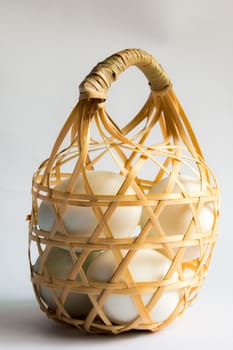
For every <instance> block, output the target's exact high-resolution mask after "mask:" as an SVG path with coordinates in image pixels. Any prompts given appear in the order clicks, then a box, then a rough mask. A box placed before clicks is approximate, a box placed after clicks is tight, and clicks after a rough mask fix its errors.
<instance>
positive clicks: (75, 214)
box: [38, 170, 142, 237]
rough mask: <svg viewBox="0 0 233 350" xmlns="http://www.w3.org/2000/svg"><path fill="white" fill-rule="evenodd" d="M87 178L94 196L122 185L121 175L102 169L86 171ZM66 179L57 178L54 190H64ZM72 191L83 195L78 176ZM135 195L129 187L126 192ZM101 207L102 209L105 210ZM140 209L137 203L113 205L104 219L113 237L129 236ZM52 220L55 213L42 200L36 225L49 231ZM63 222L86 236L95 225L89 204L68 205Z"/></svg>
mask: <svg viewBox="0 0 233 350" xmlns="http://www.w3.org/2000/svg"><path fill="white" fill-rule="evenodd" d="M87 178H88V181H89V184H90V186H91V188H92V191H93V192H94V194H96V195H114V194H116V193H117V192H118V190H119V189H120V187H121V185H122V184H123V182H124V180H125V177H124V176H122V175H119V174H117V173H113V172H110V171H102V170H91V171H88V172H87ZM68 181H69V179H66V180H63V181H61V182H60V183H59V184H58V185H57V186H56V187H55V189H56V190H58V191H61V192H65V190H66V186H67V183H68ZM73 193H74V194H86V190H85V188H84V182H83V179H82V175H80V176H79V177H78V179H77V183H76V185H75V188H74V191H73ZM127 194H128V195H131V194H135V192H134V190H133V189H132V188H131V187H129V188H128V189H127V191H126V195H127ZM106 209H107V208H106V207H104V208H103V207H102V211H103V212H105V211H106ZM141 212H142V208H141V207H140V206H132V207H130V206H122V207H118V208H116V210H115V211H114V213H113V214H112V216H111V217H110V219H109V221H108V225H109V227H110V229H111V231H112V234H113V236H114V237H127V236H129V235H130V234H131V233H132V232H133V231H134V230H135V228H136V227H137V225H138V224H139V220H140V216H141ZM54 221H55V214H54V211H53V209H52V207H51V205H50V204H49V203H48V202H46V201H43V202H42V203H41V205H40V207H39V213H38V225H39V227H40V229H41V230H44V231H47V232H49V231H51V229H52V226H53V224H54ZM63 223H64V226H65V228H66V231H67V233H68V234H70V235H79V236H90V235H91V234H92V232H93V230H94V229H95V227H96V225H97V224H98V219H97V217H96V215H95V213H94V211H93V209H92V208H91V207H81V206H68V208H67V209H66V211H65V213H64V216H63ZM101 236H102V237H103V236H104V234H103V233H102V234H101Z"/></svg>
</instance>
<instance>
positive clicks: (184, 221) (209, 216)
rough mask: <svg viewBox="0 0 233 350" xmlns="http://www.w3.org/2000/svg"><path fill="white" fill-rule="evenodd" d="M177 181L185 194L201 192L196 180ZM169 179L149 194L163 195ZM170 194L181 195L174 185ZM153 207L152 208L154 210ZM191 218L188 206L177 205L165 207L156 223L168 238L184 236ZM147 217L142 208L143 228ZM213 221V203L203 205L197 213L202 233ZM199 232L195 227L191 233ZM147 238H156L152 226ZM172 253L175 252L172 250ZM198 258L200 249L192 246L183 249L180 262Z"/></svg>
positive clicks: (185, 177)
mask: <svg viewBox="0 0 233 350" xmlns="http://www.w3.org/2000/svg"><path fill="white" fill-rule="evenodd" d="M178 180H179V182H180V183H181V185H182V187H183V188H184V190H185V191H186V192H187V193H194V192H199V191H200V190H201V183H200V181H199V180H198V179H197V178H192V177H189V176H182V175H180V176H178ZM168 181H169V178H165V179H163V180H161V181H160V182H158V183H156V184H155V185H154V186H152V188H151V190H150V191H149V194H154V193H155V194H158V193H164V191H165V189H166V186H167V184H168ZM172 193H181V189H180V187H179V186H178V185H177V184H175V186H174V188H173V190H172ZM154 208H155V207H153V209H154ZM192 217H193V214H192V211H191V209H190V206H189V205H188V204H177V205H166V206H165V208H164V209H163V211H162V212H161V214H160V215H159V217H158V221H159V223H160V225H161V227H162V229H163V231H164V233H165V234H166V235H168V236H171V235H184V234H185V233H186V231H187V229H188V226H189V224H190V222H191V219H192ZM148 219H149V215H148V213H147V211H146V209H145V208H144V209H143V211H142V217H141V220H140V221H141V226H142V227H143V226H144V225H145V224H146V222H147V220H148ZM213 220H214V203H213V202H212V203H210V202H209V203H205V204H204V205H203V207H202V209H201V211H200V213H199V223H200V228H201V231H202V232H208V231H210V230H211V228H212V225H213ZM194 231H195V232H198V233H200V232H199V230H198V228H197V227H196V225H195V228H194V229H193V232H194ZM149 236H152V237H153V236H154V237H158V236H159V233H158V232H157V231H156V228H155V227H154V226H153V225H152V227H151V229H150V231H149ZM174 251H176V250H175V249H174ZM199 257H200V248H199V246H192V247H190V248H187V249H185V252H184V254H183V257H182V260H183V261H190V260H193V259H196V258H199Z"/></svg>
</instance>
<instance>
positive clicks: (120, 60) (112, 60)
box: [79, 49, 171, 101]
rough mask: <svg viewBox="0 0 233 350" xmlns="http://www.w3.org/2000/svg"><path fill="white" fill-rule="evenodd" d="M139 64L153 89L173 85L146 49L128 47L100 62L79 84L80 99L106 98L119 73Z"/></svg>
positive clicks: (161, 88)
mask: <svg viewBox="0 0 233 350" xmlns="http://www.w3.org/2000/svg"><path fill="white" fill-rule="evenodd" d="M133 65H134V66H137V67H138V68H139V69H140V70H141V71H142V72H143V73H144V75H145V76H146V78H147V79H148V81H149V85H150V87H151V90H152V91H162V90H164V89H166V88H167V87H168V86H170V85H171V82H170V80H169V78H168V77H167V75H166V73H165V72H164V70H163V68H162V67H161V65H160V64H159V63H158V62H157V61H156V60H155V59H154V58H153V57H152V56H151V55H150V54H148V53H147V52H146V51H143V50H140V49H126V50H123V51H120V52H118V53H116V54H114V55H112V56H110V57H108V58H106V59H105V60H104V61H103V62H100V63H98V64H97V65H96V66H95V67H94V68H93V70H92V71H91V72H90V74H88V75H87V76H86V78H85V79H84V80H83V82H82V83H81V84H80V86H79V91H80V99H100V100H101V101H103V100H104V101H105V100H106V94H107V91H108V89H109V88H110V86H111V85H112V83H113V81H115V80H116V79H117V78H118V75H119V74H120V73H122V72H124V71H125V70H126V69H127V68H128V67H130V66H133Z"/></svg>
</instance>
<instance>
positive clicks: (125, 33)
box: [0, 0, 233, 349]
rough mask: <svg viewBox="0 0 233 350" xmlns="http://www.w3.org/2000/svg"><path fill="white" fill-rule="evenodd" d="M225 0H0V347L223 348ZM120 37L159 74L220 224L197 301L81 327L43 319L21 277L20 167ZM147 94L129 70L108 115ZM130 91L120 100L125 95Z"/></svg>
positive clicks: (41, 153) (227, 281)
mask: <svg viewBox="0 0 233 350" xmlns="http://www.w3.org/2000/svg"><path fill="white" fill-rule="evenodd" d="M232 14H233V2H232V1H231V0H221V1H218V0H212V1H211V0H196V1H192V0H173V1H171V0H170V1H169V0H143V1H135V0H118V1H111V0H98V1H94V0H89V1H82V0H81V1H79V0H76V1H75V0H56V1H55V0H50V1H49V0H40V1H35V0H28V1H27V0H19V1H17V0H15V1H13V0H5V1H4V0H0V50H1V52H0V118H1V120H0V143H1V144H0V147H1V148H0V149H1V161H0V167H1V171H0V176H1V179H0V180H1V181H0V191H1V194H0V218H1V226H0V244H1V253H0V348H4V349H5V348H15V349H19V348H32V346H33V347H34V348H36V349H37V348H38V349H39V348H42V347H43V348H46V346H48V347H50V348H55V347H56V348H60V347H61V348H65V347H68V346H69V348H77V347H79V346H82V348H84V349H86V348H103V349H105V348H107V347H110V348H112V349H118V348H120V347H127V348H130V349H131V348H132V349H133V348H135V347H146V348H148V349H152V348H159V349H187V348H188V349H196V348H197V347H199V348H202V349H204V348H205V349H213V348H216V349H217V348H219V346H223V347H224V348H225V349H231V348H232V346H233V326H232V313H233V303H232V295H233V281H232V280H233V274H232V252H233V233H232V222H233V220H232V196H233V191H232V150H233V137H232V132H233V118H232V110H233V98H232V81H233V68H232V67H233V63H232V62H233V20H232ZM128 47H139V48H142V49H145V50H147V51H149V52H150V53H151V54H152V55H153V56H155V57H156V58H157V59H158V61H159V62H160V63H162V65H163V67H164V68H165V70H166V72H167V73H168V75H169V76H170V78H171V80H172V82H173V86H174V89H175V91H176V94H177V96H178V97H179V99H180V101H181V103H182V105H183V107H184V109H185V111H186V113H187V115H188V117H189V120H190V121H191V124H192V126H193V128H194V131H195V132H196V135H197V137H198V140H199V142H200V145H201V148H202V150H203V152H204V154H205V157H206V160H207V163H208V164H209V166H210V167H211V168H212V169H213V170H214V172H215V173H216V175H217V177H218V180H219V183H220V187H221V230H220V235H219V239H218V242H217V246H216V249H215V252H214V256H213V260H212V264H211V267H210V270H209V274H208V277H207V279H206V282H205V285H204V286H203V288H202V290H201V293H200V296H199V299H198V300H197V301H196V302H195V303H194V305H193V306H192V307H191V308H190V309H189V310H187V312H186V313H185V314H184V315H183V317H182V318H181V319H179V320H177V321H176V322H174V323H173V325H171V326H170V327H168V328H167V329H165V330H164V331H161V332H159V333H156V334H148V333H134V334H128V335H121V336H118V337H103V336H94V337H93V336H86V335H82V334H80V333H78V332H77V331H76V330H74V329H72V328H69V327H67V326H63V325H59V324H56V323H55V322H53V321H50V320H47V318H46V316H45V315H44V314H42V312H41V311H40V310H39V308H38V306H37V304H36V302H35V298H34V295H33V292H32V286H31V284H30V281H29V269H28V260H27V235H28V232H27V223H26V222H25V217H26V214H28V213H29V212H30V209H31V204H30V198H31V197H30V189H31V177H32V174H33V172H34V171H35V170H36V169H37V167H38V166H39V164H40V163H41V162H42V161H43V160H44V159H45V158H47V157H48V155H49V152H50V150H51V147H52V145H53V142H54V141H55V138H56V136H57V133H58V131H59V130H60V128H61V126H62V124H63V123H64V121H65V119H66V117H67V116H68V114H69V113H70V111H71V109H72V107H73V106H74V104H75V103H76V101H77V98H78V85H79V83H80V82H81V81H82V79H83V78H84V76H85V75H86V74H87V73H89V71H90V70H91V68H92V67H93V66H94V65H95V64H96V63H97V62H98V61H100V60H102V59H104V58H106V57H107V56H109V55H110V54H112V53H114V52H116V51H119V50H121V49H124V48H128ZM147 92H148V88H147V84H146V82H145V79H144V77H143V76H142V75H141V73H140V72H138V71H136V70H134V69H129V70H128V71H127V72H125V74H124V75H123V76H121V77H120V79H119V81H118V82H117V83H115V84H114V85H113V87H112V89H111V91H110V92H109V104H108V107H109V110H110V112H111V114H112V115H113V117H114V118H115V120H116V121H118V122H119V123H120V122H121V118H122V115H121V111H122V110H123V109H124V111H126V113H125V114H124V118H125V117H126V118H130V117H132V116H133V114H134V113H135V112H136V111H137V109H138V108H139V106H140V105H141V104H142V102H143V100H144V98H145V97H146V95H147ZM126 99H127V100H130V101H131V102H130V104H127V103H126Z"/></svg>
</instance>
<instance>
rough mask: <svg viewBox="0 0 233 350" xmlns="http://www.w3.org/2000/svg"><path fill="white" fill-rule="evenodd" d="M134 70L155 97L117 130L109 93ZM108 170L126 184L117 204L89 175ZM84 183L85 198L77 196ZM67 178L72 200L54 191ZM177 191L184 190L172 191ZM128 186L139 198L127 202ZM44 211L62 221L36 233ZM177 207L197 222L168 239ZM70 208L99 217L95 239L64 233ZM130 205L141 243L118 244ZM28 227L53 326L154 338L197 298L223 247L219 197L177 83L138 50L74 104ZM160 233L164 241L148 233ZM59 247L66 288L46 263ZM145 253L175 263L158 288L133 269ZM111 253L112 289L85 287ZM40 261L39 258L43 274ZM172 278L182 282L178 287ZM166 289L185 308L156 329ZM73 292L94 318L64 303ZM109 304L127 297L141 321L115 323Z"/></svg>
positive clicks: (106, 66) (123, 56)
mask: <svg viewBox="0 0 233 350" xmlns="http://www.w3.org/2000/svg"><path fill="white" fill-rule="evenodd" d="M132 65H135V66H137V67H138V68H139V69H140V70H141V71H142V72H143V73H144V75H145V76H146V78H147V79H148V81H149V85H150V88H151V91H150V94H149V97H148V99H147V101H146V102H145V104H144V106H143V107H142V109H141V110H140V111H139V113H138V114H137V115H136V116H135V117H134V118H133V119H132V120H131V121H130V122H129V123H128V124H126V125H125V126H124V127H123V128H120V127H119V126H118V125H117V124H116V123H115V122H114V121H113V120H112V119H111V117H110V116H109V114H108V113H107V111H106V110H105V100H106V93H107V91H108V89H109V87H110V86H111V84H112V82H113V81H115V80H116V79H117V77H118V75H119V74H120V73H121V72H123V71H124V70H125V69H126V68H128V67H129V66H132ZM111 162H112V170H113V171H114V172H116V173H118V174H121V175H122V176H124V177H125V179H124V182H123V184H122V186H121V188H120V189H119V191H118V193H117V194H115V195H96V194H95V193H94V192H93V191H92V188H91V186H90V184H89V182H88V178H87V172H88V171H92V170H94V169H103V168H104V166H105V167H106V166H107V167H108V168H110V164H111ZM80 174H81V176H82V178H83V181H84V186H85V189H86V193H85V194H78V193H73V189H74V186H75V183H76V181H77V179H78V177H79V176H80ZM182 175H185V176H186V175H188V176H189V175H191V176H192V177H194V178H196V179H198V181H199V182H200V189H199V190H198V191H196V192H192V193H190V192H189V191H188V190H187V189H186V188H185V187H183V188H182V184H180V182H179V179H180V176H182ZM164 178H167V179H168V180H167V185H166V186H165V187H166V188H165V190H164V191H163V192H162V193H151V192H150V189H151V188H152V186H154V185H155V184H157V183H159V182H161V181H162V180H163V179H164ZM64 179H68V180H67V186H66V191H65V192H64V191H63V192H62V191H59V190H57V189H56V188H54V187H55V186H56V185H57V184H58V183H60V182H61V181H63V180H64ZM177 186H178V187H179V188H180V190H179V191H176V190H174V189H175V188H177ZM129 187H131V188H132V189H133V190H134V194H127V193H126V191H127V189H128V188H129ZM42 202H46V203H49V205H50V206H51V208H52V210H53V214H54V217H55V222H54V224H53V225H52V228H51V230H49V231H48V230H42V229H41V228H40V227H39V225H38V212H39V208H40V205H41V203H42ZM206 203H210V205H211V207H212V211H213V220H212V223H211V229H209V230H207V231H206V230H203V229H202V227H201V225H200V220H199V215H200V212H201V210H202V207H203V206H204V205H206ZM177 205H186V207H188V208H189V210H190V212H191V219H190V223H189V225H188V227H187V228H186V229H185V232H184V233H182V234H181V233H180V232H177V233H176V234H175V235H168V234H166V230H164V229H163V227H161V225H160V221H159V219H160V215H161V213H162V212H163V210H165V208H166V207H167V206H177ZM68 206H74V207H75V206H79V207H90V208H92V211H93V213H94V214H95V216H96V217H97V220H98V224H97V225H96V227H95V228H94V229H93V232H92V233H91V235H89V236H88V237H86V236H82V235H72V234H69V232H67V230H66V228H65V226H64V223H63V215H64V213H65V211H66V208H67V207H68ZM124 206H127V207H131V206H132V207H134V206H141V207H142V208H143V210H144V211H146V213H147V217H148V220H147V221H146V223H145V224H144V225H142V226H141V228H140V229H138V232H137V233H136V234H134V235H129V236H127V237H120V238H119V237H115V236H114V234H113V232H112V231H111V228H110V225H108V223H109V220H110V218H111V216H112V215H113V213H114V211H115V210H116V208H118V207H124ZM103 208H104V210H103ZM28 220H29V222H30V223H29V260H30V270H31V280H32V284H33V287H34V291H35V295H36V298H37V301H38V303H39V305H40V308H41V309H42V310H43V311H44V312H45V313H46V314H47V316H48V317H49V318H52V319H55V320H59V321H62V322H65V323H68V324H70V325H73V326H75V327H77V328H79V329H82V330H85V331H87V332H94V333H114V334H117V333H121V332H126V331H129V330H150V331H157V330H160V329H161V328H163V327H165V326H167V325H168V324H169V323H170V322H171V321H172V320H174V319H176V318H177V317H178V316H180V315H181V314H182V313H183V311H184V310H185V309H186V308H187V306H189V305H190V304H191V303H192V302H193V300H194V299H195V298H196V296H197V294H198V292H199V289H200V287H201V285H202V283H203V281H204V279H205V277H206V274H207V271H208V267H209V263H210V260H211V256H212V252H213V248H214V245H215V242H216V238H217V233H218V221H219V189H218V184H217V181H216V178H215V176H214V174H213V173H212V172H211V170H210V169H209V168H208V167H207V165H206V163H205V160H204V158H203V155H202V152H201V150H200V147H199V145H198V142H197V139H196V137H195V135H194V133H193V130H192V128H191V126H190V124H189V121H188V119H187V117H186V115H185V113H184V111H183V109H182V107H181V105H180V103H179V101H178V99H177V97H176V95H175V93H174V91H173V89H172V85H171V82H170V81H169V79H168V77H167V75H166V74H165V72H164V71H163V69H162V67H161V66H160V65H159V64H158V63H157V62H156V61H155V59H154V58H153V57H152V56H151V55H149V54H148V53H147V52H145V51H142V50H140V49H127V50H124V51H121V52H118V53H117V54H114V55H112V56H111V57H109V58H107V59H106V60H105V61H103V62H101V63H99V64H98V65H97V66H96V67H95V68H94V69H93V70H92V71H91V73H90V74H89V75H88V76H87V77H86V78H85V79H84V81H83V82H82V84H81V85H80V98H79V101H78V103H77V105H76V106H75V107H74V109H73V111H72V112H71V114H70V116H69V117H68V119H67V121H66V122H65V124H64V126H63V128H62V129H61V131H60V133H59V135H58V137H57V140H56V141H55V144H54V146H53V149H52V152H51V154H50V156H49V158H48V159H47V160H45V161H44V162H43V163H42V164H41V165H40V167H39V169H38V170H37V171H36V173H35V174H34V176H33V184H32V212H31V214H30V215H29V216H28ZM153 227H154V228H156V230H157V232H158V234H157V236H153V235H150V234H149V232H150V230H151V228H153ZM54 247H57V248H62V249H65V250H66V252H67V254H69V257H70V259H72V262H73V268H72V269H71V271H70V273H69V274H68V276H67V278H65V279H64V278H63V279H59V278H54V276H52V275H51V274H50V273H49V269H48V266H47V264H46V261H47V258H48V255H49V253H50V251H51V250H52V249H54ZM192 247H195V249H197V250H198V252H199V255H198V257H196V258H193V259H191V260H184V259H183V255H184V253H185V251H186V250H187V249H190V248H192ZM143 249H151V250H157V251H160V252H162V254H164V255H166V257H167V258H169V261H170V266H169V269H168V271H167V273H166V274H165V275H164V276H163V277H162V278H161V279H160V280H155V281H144V282H138V281H135V280H134V278H133V275H132V273H131V270H130V269H129V264H130V261H132V259H133V258H134V256H135V254H137V252H138V251H139V250H143ZM109 250H111V251H112V254H113V256H114V258H115V260H116V261H117V264H118V268H117V269H116V271H115V272H114V273H113V274H112V276H111V278H110V279H109V280H108V281H107V282H106V281H105V282H101V281H92V280H91V281H90V280H88V277H87V274H86V267H85V263H86V261H87V258H88V256H89V255H90V254H91V252H102V251H109ZM77 251H78V252H79V253H78V254H77ZM123 251H124V252H126V253H124V254H123ZM33 255H35V256H38V257H39V260H38V259H37V262H38V261H39V263H38V264H37V265H38V266H37V268H35V259H34V258H33ZM174 273H176V274H177V276H178V278H176V279H175V280H174V278H173V276H174ZM77 276H79V278H78V279H77ZM45 287H46V288H47V289H49V291H50V293H51V295H52V298H53V304H54V305H55V307H51V306H50V305H48V304H47V303H46V301H45V300H44V298H43V296H42V295H41V290H42V288H45ZM168 290H176V291H178V293H179V302H178V303H177V305H176V307H175V308H174V310H173V311H172V312H171V314H170V315H169V316H168V317H167V318H166V319H165V320H163V321H162V322H161V321H160V322H155V321H154V320H153V319H152V317H151V314H150V312H151V310H152V309H153V308H154V307H155V306H156V304H157V303H158V301H159V300H160V298H161V296H162V295H163V293H165V292H166V291H168ZM70 292H72V293H73V295H75V294H77V295H86V296H87V297H88V298H89V301H90V304H91V308H90V310H89V312H88V314H86V315H85V316H82V317H74V316H72V312H70V310H68V309H67V308H66V304H65V301H66V298H67V296H68V295H69V293H70ZM148 293H151V295H152V297H151V299H150V301H149V302H148V303H145V302H143V298H142V296H143V295H144V294H148ZM111 295H128V296H129V295H130V296H131V298H132V301H133V303H134V304H135V308H136V309H137V312H138V314H137V316H136V317H135V318H134V319H133V320H130V322H125V323H123V322H121V323H119V324H118V323H114V322H113V321H111V319H110V318H109V317H108V315H107V314H106V312H105V311H104V304H105V302H106V300H107V299H108V298H109V297H110V296H111Z"/></svg>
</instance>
